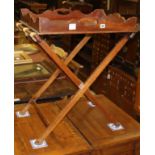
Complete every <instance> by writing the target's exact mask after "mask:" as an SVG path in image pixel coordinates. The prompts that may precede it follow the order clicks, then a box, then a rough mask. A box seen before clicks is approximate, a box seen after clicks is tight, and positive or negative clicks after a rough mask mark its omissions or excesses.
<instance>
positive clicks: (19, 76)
mask: <svg viewBox="0 0 155 155" xmlns="http://www.w3.org/2000/svg"><path fill="white" fill-rule="evenodd" d="M45 64H46V63H45V62H39V63H28V64H21V65H15V68H14V72H15V73H14V74H15V82H16V81H20V80H24V79H27V80H32V79H33V80H35V79H36V80H37V79H43V78H47V77H49V76H50V74H51V71H50V69H49V68H48V67H47V65H45Z"/></svg>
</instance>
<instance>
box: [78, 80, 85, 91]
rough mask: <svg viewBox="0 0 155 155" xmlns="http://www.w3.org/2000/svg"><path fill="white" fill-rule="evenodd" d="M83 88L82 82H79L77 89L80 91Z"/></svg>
mask: <svg viewBox="0 0 155 155" xmlns="http://www.w3.org/2000/svg"><path fill="white" fill-rule="evenodd" d="M83 86H84V84H83V82H81V83H80V85H79V89H80V90H81V89H82V88H83Z"/></svg>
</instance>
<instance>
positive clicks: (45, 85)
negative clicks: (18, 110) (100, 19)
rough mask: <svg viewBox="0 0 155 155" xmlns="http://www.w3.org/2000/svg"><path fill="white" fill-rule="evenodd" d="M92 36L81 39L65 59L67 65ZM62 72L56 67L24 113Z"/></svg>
mask: <svg viewBox="0 0 155 155" xmlns="http://www.w3.org/2000/svg"><path fill="white" fill-rule="evenodd" d="M90 38H91V36H88V35H87V36H85V37H84V38H83V39H82V40H81V41H80V43H79V44H78V45H77V46H76V47H75V48H74V50H73V51H72V52H71V54H70V55H69V56H68V57H67V58H66V60H65V61H64V64H65V65H68V64H69V63H70V62H71V61H72V59H73V58H74V57H75V56H76V55H77V54H78V52H79V51H80V50H81V49H82V48H83V47H84V45H85V44H86V43H87V42H88V41H89V39H90ZM60 73H61V71H60V69H56V71H55V72H54V73H53V74H52V75H51V77H50V78H49V79H48V80H47V81H46V82H45V84H44V85H43V86H42V87H41V88H40V89H39V90H38V91H37V92H36V93H35V94H34V95H33V96H32V98H31V99H30V100H29V102H28V104H27V105H26V107H25V108H24V109H23V110H22V112H23V113H25V112H26V111H27V110H28V109H29V107H30V104H32V103H34V101H36V100H37V99H38V98H39V97H40V96H41V95H42V94H43V93H44V92H45V91H46V89H47V88H48V87H49V86H50V85H51V84H52V83H53V82H54V81H55V79H56V78H57V77H58V75H59V74H60Z"/></svg>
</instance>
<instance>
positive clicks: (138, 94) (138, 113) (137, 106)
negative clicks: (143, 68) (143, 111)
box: [135, 68, 140, 116]
mask: <svg viewBox="0 0 155 155" xmlns="http://www.w3.org/2000/svg"><path fill="white" fill-rule="evenodd" d="M135 110H136V112H137V115H138V116H140V68H139V70H138V78H137V83H136V99H135Z"/></svg>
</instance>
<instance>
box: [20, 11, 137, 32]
mask: <svg viewBox="0 0 155 155" xmlns="http://www.w3.org/2000/svg"><path fill="white" fill-rule="evenodd" d="M21 19H22V21H23V22H24V23H25V24H26V25H27V26H30V27H31V28H33V29H35V30H36V31H38V33H39V34H42V35H44V34H64V33H65V34H74V33H75V34H78V33H114V32H136V31H138V27H139V26H138V23H137V18H136V17H131V18H128V19H125V18H124V17H122V16H121V15H120V14H118V13H114V14H109V15H106V14H105V12H104V10H102V9H96V10H94V11H93V12H91V13H90V14H84V13H82V12H80V11H78V10H74V11H71V10H69V9H56V10H54V11H51V10H47V11H45V12H43V13H41V14H35V13H33V12H31V11H30V10H29V9H21Z"/></svg>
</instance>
